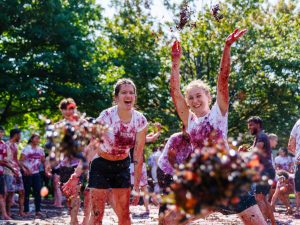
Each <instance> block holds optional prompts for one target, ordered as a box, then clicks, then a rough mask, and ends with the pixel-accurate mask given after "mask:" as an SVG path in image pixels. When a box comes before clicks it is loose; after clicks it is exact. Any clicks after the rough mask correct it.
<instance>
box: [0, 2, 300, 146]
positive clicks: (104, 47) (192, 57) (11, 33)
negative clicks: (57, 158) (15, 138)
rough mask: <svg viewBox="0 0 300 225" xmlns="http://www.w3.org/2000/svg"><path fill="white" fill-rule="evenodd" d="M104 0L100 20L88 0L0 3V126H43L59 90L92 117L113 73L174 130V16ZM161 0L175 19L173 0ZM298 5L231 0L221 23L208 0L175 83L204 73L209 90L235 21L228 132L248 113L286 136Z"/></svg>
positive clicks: (297, 57)
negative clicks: (110, 11)
mask: <svg viewBox="0 0 300 225" xmlns="http://www.w3.org/2000/svg"><path fill="white" fill-rule="evenodd" d="M111 2H112V7H114V11H115V14H114V15H113V16H111V17H109V18H105V17H104V16H103V9H102V8H101V5H97V4H96V3H95V2H94V1H92V0H77V1H73V0H48V1H41V0H23V1H20V0H11V1H5V0H2V1H0V18H1V21H2V22H1V24H0V54H1V55H0V57H1V61H0V76H1V79H0V97H1V101H0V124H1V125H3V126H5V127H7V128H11V127H13V126H15V124H18V125H19V126H20V127H22V128H25V129H43V127H42V123H41V121H40V120H39V119H38V115H39V114H44V115H46V116H48V117H49V118H52V119H54V120H55V119H58V117H59V112H58V108H57V105H58V103H59V101H60V100H61V99H62V98H63V97H72V98H74V99H75V101H76V102H77V103H78V106H79V110H80V111H82V112H86V113H87V115H89V116H92V117H96V116H97V115H99V113H100V112H101V111H102V110H103V109H105V108H107V107H109V106H110V105H111V104H112V101H113V99H112V90H113V85H114V83H115V82H116V80H117V79H118V78H121V77H128V78H131V79H132V80H133V81H134V82H135V83H136V85H137V90H138V102H137V108H138V109H139V110H140V111H142V112H143V113H144V114H145V115H146V117H147V118H148V120H149V121H158V122H161V123H162V125H163V129H164V135H163V136H162V139H163V138H165V137H168V136H169V135H170V134H172V133H174V132H176V131H178V130H179V129H180V123H179V120H178V117H177V115H176V112H175V108H174V105H173V103H172V101H171V98H170V94H169V78H170V44H171V42H172V41H173V40H172V37H171V36H172V35H170V30H169V27H174V26H175V25H174V23H170V22H168V23H166V22H163V21H157V20H156V19H155V18H153V17H152V16H151V15H150V13H149V10H151V7H152V1H147V0H138V1H137V0H127V1H121V0H112V1H111ZM194 3H195V1H193V0H190V1H188V4H189V5H190V6H191V7H193V5H194ZM164 4H165V5H166V6H167V9H168V10H169V13H170V15H173V17H174V19H175V20H176V19H177V20H178V18H179V11H180V4H178V5H177V4H174V3H172V2H171V1H168V0H166V1H164ZM296 4H297V1H293V0H290V1H288V2H285V1H283V0H281V1H279V2H278V3H276V4H275V5H274V6H272V5H270V4H268V3H265V2H262V1H260V0H251V1H246V0H239V1H238V0H229V1H225V2H222V3H220V8H221V13H222V14H223V15H224V19H222V20H221V21H220V22H218V21H216V20H215V19H214V18H213V17H212V15H211V13H210V8H209V7H210V6H208V5H206V7H205V8H204V9H203V10H201V11H200V12H198V13H197V14H196V15H195V21H194V22H196V26H195V27H194V28H185V29H183V30H182V31H181V32H180V41H181V43H182V46H183V59H182V62H183V63H182V66H181V75H182V84H183V85H185V84H187V83H188V82H189V81H191V80H193V79H202V80H204V81H205V82H207V83H208V84H209V85H210V87H211V89H212V90H211V91H212V93H213V94H215V87H216V78H217V74H218V70H219V64H220V58H221V55H222V49H223V45H224V41H225V39H226V37H227V36H228V35H229V34H230V33H231V32H232V31H233V30H234V29H235V28H247V29H248V33H247V34H246V35H245V36H244V37H243V38H242V39H241V40H239V41H238V42H237V43H236V44H235V45H234V46H233V47H232V53H231V55H232V68H231V74H230V110H229V136H232V137H237V136H238V135H239V133H245V134H246V133H247V127H246V120H247V118H248V117H250V116H253V115H258V116H261V117H262V118H263V120H264V128H265V130H266V131H267V132H272V133H276V134H278V136H279V138H280V140H282V142H281V145H285V144H286V141H287V139H288V136H289V133H290V130H291V128H292V126H293V124H294V123H295V122H296V120H297V119H298V117H299V107H298V105H299V103H300V97H299V85H298V83H299V77H300V74H299V73H300V43H299V30H300V27H299V26H300V21H299V18H300V16H299V15H300V13H299V10H297V8H296V6H297V5H296ZM175 20H174V21H175Z"/></svg>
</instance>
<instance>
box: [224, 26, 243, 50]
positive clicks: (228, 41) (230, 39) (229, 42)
mask: <svg viewBox="0 0 300 225" xmlns="http://www.w3.org/2000/svg"><path fill="white" fill-rule="evenodd" d="M247 31H248V30H247V29H243V30H241V31H239V29H235V30H234V31H233V33H231V34H230V35H229V36H228V37H227V38H226V41H225V43H226V45H228V46H231V45H232V44H233V43H234V42H235V41H236V40H238V39H239V38H240V37H242V36H243V35H244V34H245V33H246V32H247Z"/></svg>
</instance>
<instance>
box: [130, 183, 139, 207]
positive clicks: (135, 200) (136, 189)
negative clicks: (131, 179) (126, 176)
mask: <svg viewBox="0 0 300 225" xmlns="http://www.w3.org/2000/svg"><path fill="white" fill-rule="evenodd" d="M132 192H133V193H132V194H133V199H132V203H131V204H132V205H138V203H139V200H140V188H139V187H133V189H132Z"/></svg>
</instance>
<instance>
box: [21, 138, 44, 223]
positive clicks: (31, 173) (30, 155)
mask: <svg viewBox="0 0 300 225" xmlns="http://www.w3.org/2000/svg"><path fill="white" fill-rule="evenodd" d="M39 144H40V136H39V135H38V134H36V133H34V134H32V135H31V137H30V138H29V140H28V143H27V146H26V147H25V148H24V149H23V150H22V152H21V157H20V160H19V161H20V165H21V167H22V168H24V167H26V168H27V170H24V171H23V182H24V188H25V202H24V211H25V213H28V212H29V197H30V193H31V189H32V190H33V196H34V205H35V215H36V216H37V217H41V216H42V214H41V188H42V186H41V185H42V179H41V176H40V165H41V164H43V165H44V168H47V167H46V160H45V153H44V149H42V148H41V147H40V146H39ZM46 175H47V176H50V171H46Z"/></svg>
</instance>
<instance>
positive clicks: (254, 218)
mask: <svg viewBox="0 0 300 225" xmlns="http://www.w3.org/2000/svg"><path fill="white" fill-rule="evenodd" d="M238 216H239V217H240V219H241V220H242V221H243V223H244V224H245V225H257V224H259V225H267V222H266V220H265V219H264V217H263V215H262V213H261V211H260V209H259V207H258V205H254V206H251V207H250V208H248V209H246V210H244V211H243V212H241V213H239V214H238Z"/></svg>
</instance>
